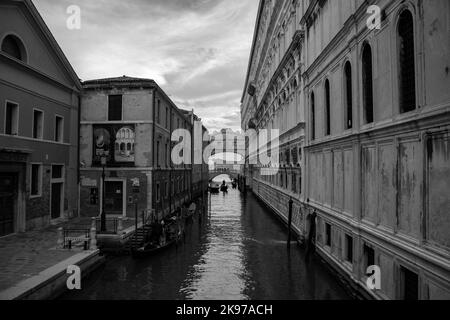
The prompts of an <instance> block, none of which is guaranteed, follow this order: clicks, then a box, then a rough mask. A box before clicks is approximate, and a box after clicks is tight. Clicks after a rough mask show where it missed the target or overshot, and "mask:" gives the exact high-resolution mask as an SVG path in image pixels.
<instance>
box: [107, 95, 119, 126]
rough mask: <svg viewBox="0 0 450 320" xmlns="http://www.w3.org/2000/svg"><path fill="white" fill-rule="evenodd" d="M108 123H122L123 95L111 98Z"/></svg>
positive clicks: (109, 100) (111, 96)
mask: <svg viewBox="0 0 450 320" xmlns="http://www.w3.org/2000/svg"><path fill="white" fill-rule="evenodd" d="M108 121H122V95H110V96H109V99H108Z"/></svg>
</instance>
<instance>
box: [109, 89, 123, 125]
mask: <svg viewBox="0 0 450 320" xmlns="http://www.w3.org/2000/svg"><path fill="white" fill-rule="evenodd" d="M111 97H120V98H121V102H120V120H110V113H111V112H110V108H111V105H110V98H111ZM123 115H124V111H123V94H109V95H108V114H107V119H108V121H109V122H117V121H123Z"/></svg>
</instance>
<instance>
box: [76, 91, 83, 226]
mask: <svg viewBox="0 0 450 320" xmlns="http://www.w3.org/2000/svg"><path fill="white" fill-rule="evenodd" d="M82 94H83V89H81V92H80V95H79V96H78V124H77V125H78V137H77V181H78V197H77V198H78V199H77V200H78V204H77V216H78V218H79V217H81V168H80V156H81V147H80V142H81V95H82Z"/></svg>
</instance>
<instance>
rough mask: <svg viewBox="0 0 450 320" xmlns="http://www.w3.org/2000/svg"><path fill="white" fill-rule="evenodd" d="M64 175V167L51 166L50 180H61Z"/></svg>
mask: <svg viewBox="0 0 450 320" xmlns="http://www.w3.org/2000/svg"><path fill="white" fill-rule="evenodd" d="M63 174H64V166H62V165H52V179H62V178H63Z"/></svg>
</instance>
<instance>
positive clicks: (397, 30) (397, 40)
mask: <svg viewBox="0 0 450 320" xmlns="http://www.w3.org/2000/svg"><path fill="white" fill-rule="evenodd" d="M405 11H408V12H409V14H410V15H411V18H412V28H413V35H412V40H413V47H414V48H413V51H414V52H413V59H414V61H413V66H414V70H413V75H414V95H415V96H414V109H412V110H407V111H404V110H403V106H402V64H401V59H400V55H401V51H400V43H401V42H400V28H399V27H400V22H401V15H402V14H403V13H405ZM416 34H417V26H416V19H415V14H414V10H413V8H411V7H410V6H409V5H405V6H404V7H402V8H401V9H400V10H399V11H398V13H397V15H396V24H395V50H396V51H395V57H396V64H397V75H396V79H397V91H398V99H397V100H398V113H399V114H400V115H403V114H410V113H412V112H415V111H417V110H418V109H419V103H418V101H419V96H418V71H419V68H418V65H417V63H418V57H417V45H418V43H417V41H416V40H417V39H416Z"/></svg>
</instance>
